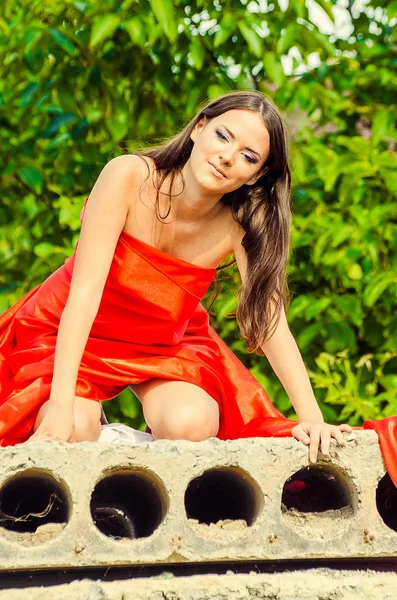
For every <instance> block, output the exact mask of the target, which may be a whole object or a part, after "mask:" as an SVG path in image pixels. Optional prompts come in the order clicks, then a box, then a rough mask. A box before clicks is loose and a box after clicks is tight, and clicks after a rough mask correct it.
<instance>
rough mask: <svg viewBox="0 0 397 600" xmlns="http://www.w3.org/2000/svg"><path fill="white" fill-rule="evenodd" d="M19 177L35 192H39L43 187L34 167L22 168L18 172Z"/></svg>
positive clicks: (38, 173)
mask: <svg viewBox="0 0 397 600" xmlns="http://www.w3.org/2000/svg"><path fill="white" fill-rule="evenodd" d="M19 176H20V178H21V179H22V181H24V182H25V183H26V185H28V186H29V187H30V188H32V190H34V191H35V192H37V193H38V192H40V191H41V189H42V186H43V178H42V176H41V173H40V171H38V170H37V169H35V168H34V167H28V166H25V167H22V168H21V170H20V171H19Z"/></svg>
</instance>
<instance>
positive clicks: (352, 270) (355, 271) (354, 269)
mask: <svg viewBox="0 0 397 600" xmlns="http://www.w3.org/2000/svg"><path fill="white" fill-rule="evenodd" d="M347 274H348V276H349V277H350V279H353V280H355V281H358V280H360V279H362V278H363V270H362V268H361V265H360V264H359V263H354V264H352V265H350V267H349V268H348V269H347Z"/></svg>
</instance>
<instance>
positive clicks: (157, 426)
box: [133, 378, 219, 441]
mask: <svg viewBox="0 0 397 600" xmlns="http://www.w3.org/2000/svg"><path fill="white" fill-rule="evenodd" d="M133 392H134V394H135V395H136V396H137V397H138V398H139V400H140V401H141V403H142V408H143V414H144V417H145V421H146V423H147V424H148V426H149V427H150V429H151V432H152V435H153V437H154V439H184V440H191V441H200V440H206V439H208V438H210V437H215V436H216V434H217V433H218V429H219V407H218V403H217V402H216V400H214V398H212V397H211V396H210V395H209V394H208V393H207V392H206V391H205V390H203V389H202V388H200V387H199V386H197V385H194V384H192V383H188V382H185V381H167V380H164V379H156V378H153V379H150V380H148V381H144V382H142V383H139V384H135V385H134V389H133Z"/></svg>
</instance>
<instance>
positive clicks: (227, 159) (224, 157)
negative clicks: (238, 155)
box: [219, 150, 233, 165]
mask: <svg viewBox="0 0 397 600" xmlns="http://www.w3.org/2000/svg"><path fill="white" fill-rule="evenodd" d="M219 160H220V161H221V163H224V164H227V165H231V164H232V162H233V151H232V150H229V151H228V152H227V151H225V150H222V152H220V153H219Z"/></svg>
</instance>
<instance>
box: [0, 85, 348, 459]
mask: <svg viewBox="0 0 397 600" xmlns="http://www.w3.org/2000/svg"><path fill="white" fill-rule="evenodd" d="M83 214H84V218H83ZM290 217H291V209H290V169H289V166H288V136H287V132H286V129H285V127H284V125H283V122H282V119H281V118H280V115H279V112H278V110H277V108H276V107H275V106H274V104H273V103H272V102H271V101H270V100H269V99H268V98H266V97H265V96H264V95H263V94H261V93H259V92H253V91H247V92H231V93H228V94H225V95H223V96H221V97H219V98H217V99H215V100H213V101H212V102H209V103H208V104H207V105H206V106H205V107H204V108H203V109H202V110H200V111H199V113H198V114H197V115H196V116H195V117H194V119H192V121H191V122H190V123H189V124H188V125H187V126H186V127H185V128H184V129H183V131H182V132H181V133H179V134H177V135H175V136H174V137H173V138H171V139H170V140H168V141H166V142H165V143H163V144H162V145H161V146H158V147H155V148H149V149H146V150H143V151H141V152H140V153H139V155H138V154H134V155H123V156H119V157H117V158H115V159H113V160H111V161H110V162H109V163H108V164H106V166H105V167H104V168H103V170H102V172H101V173H100V175H99V177H98V179H97V181H96V183H95V185H94V187H93V189H92V191H91V193H90V195H89V198H87V199H86V201H85V204H84V209H83V211H82V214H81V218H82V227H81V234H80V239H79V241H78V243H77V244H76V249H75V252H74V254H73V255H72V256H71V257H69V258H68V259H66V261H65V264H64V265H62V266H61V267H60V268H59V269H58V270H57V271H55V273H53V274H52V275H51V276H50V277H49V278H48V279H47V280H46V281H45V282H43V284H40V285H39V286H37V287H36V288H34V289H33V290H31V291H30V292H28V294H26V295H25V296H24V297H23V298H21V299H20V300H19V301H18V302H17V303H16V304H15V305H14V306H13V307H11V308H10V309H8V310H7V311H6V312H5V313H4V314H3V315H2V316H1V317H0V384H1V385H0V404H1V406H0V444H1V445H3V446H6V445H9V444H16V443H21V442H24V441H26V440H51V439H58V440H64V441H70V442H73V441H83V440H93V441H94V440H97V439H98V437H99V435H100V431H101V421H100V419H101V404H100V401H101V400H109V399H111V398H114V397H115V396H116V395H117V394H118V393H119V392H120V391H122V390H123V389H125V388H126V387H127V386H131V388H132V389H133V391H134V393H135V394H136V396H137V397H138V398H139V400H140V401H141V403H142V407H143V412H144V417H145V420H146V422H147V424H148V426H149V427H150V429H151V431H152V434H153V436H154V439H159V438H169V439H188V440H193V441H195V440H196V441H198V440H204V439H207V438H209V437H211V436H217V437H219V438H220V439H235V438H238V437H251V436H285V435H289V436H290V435H293V436H294V437H295V438H296V439H298V440H300V441H302V442H303V443H305V444H307V445H309V446H310V452H309V453H310V459H311V460H312V461H315V460H316V458H317V452H318V450H319V448H320V449H321V451H322V453H323V454H328V452H329V445H330V439H331V438H332V437H333V438H335V439H336V440H337V441H338V443H339V444H341V445H343V444H344V438H343V434H342V432H349V431H351V429H352V428H351V427H349V426H348V425H346V424H344V425H339V426H335V425H329V424H326V423H324V421H323V417H322V415H321V412H320V410H319V407H318V405H317V402H316V399H315V396H314V393H313V390H312V388H311V385H310V381H309V378H308V375H307V372H306V369H305V367H304V363H303V360H302V358H301V355H300V353H299V350H298V348H297V346H296V343H295V341H294V338H293V336H292V334H291V332H290V330H289V328H288V324H287V319H286V306H287V278H286V268H287V262H288V253H289V243H290ZM231 253H234V256H235V259H236V262H237V266H238V269H239V272H240V274H241V279H242V288H241V291H240V294H239V303H238V308H237V312H236V318H237V322H238V325H239V328H240V331H241V333H242V336H243V338H244V339H245V341H246V342H247V346H248V348H249V350H250V351H251V352H256V353H263V354H264V355H265V356H266V357H267V358H268V360H269V362H270V364H271V366H272V368H273V369H274V371H275V373H276V374H277V376H278V377H279V379H280V380H281V382H282V384H283V386H284V388H285V390H286V392H287V393H288V396H289V398H290V399H291V402H292V404H293V406H294V408H295V410H296V413H297V416H298V420H299V422H297V421H292V420H287V419H285V418H284V417H283V416H282V415H281V414H280V413H279V412H278V411H277V410H276V409H275V408H274V406H273V405H272V404H271V402H270V400H269V398H268V396H267V395H266V392H265V390H264V389H263V388H262V387H261V386H260V385H259V384H258V383H257V381H256V380H255V379H254V378H253V376H252V375H251V374H250V373H249V371H248V370H247V369H246V368H245V366H244V365H243V364H242V363H241V362H240V361H239V360H238V359H237V357H236V356H235V355H234V354H233V353H232V352H231V351H230V350H229V349H228V348H227V347H226V345H225V344H224V343H223V342H222V340H221V339H220V338H219V336H218V335H217V334H216V333H215V332H214V330H213V329H212V328H211V327H210V326H209V322H208V314H207V312H206V311H205V310H204V308H203V307H202V306H201V304H200V300H202V298H203V296H204V295H205V293H206V291H207V289H208V288H209V286H210V284H211V282H212V281H213V279H214V277H215V275H216V272H217V268H218V266H219V265H220V263H221V262H222V261H223V260H224V259H225V258H226V257H228V256H229V255H230V254H231Z"/></svg>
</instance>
